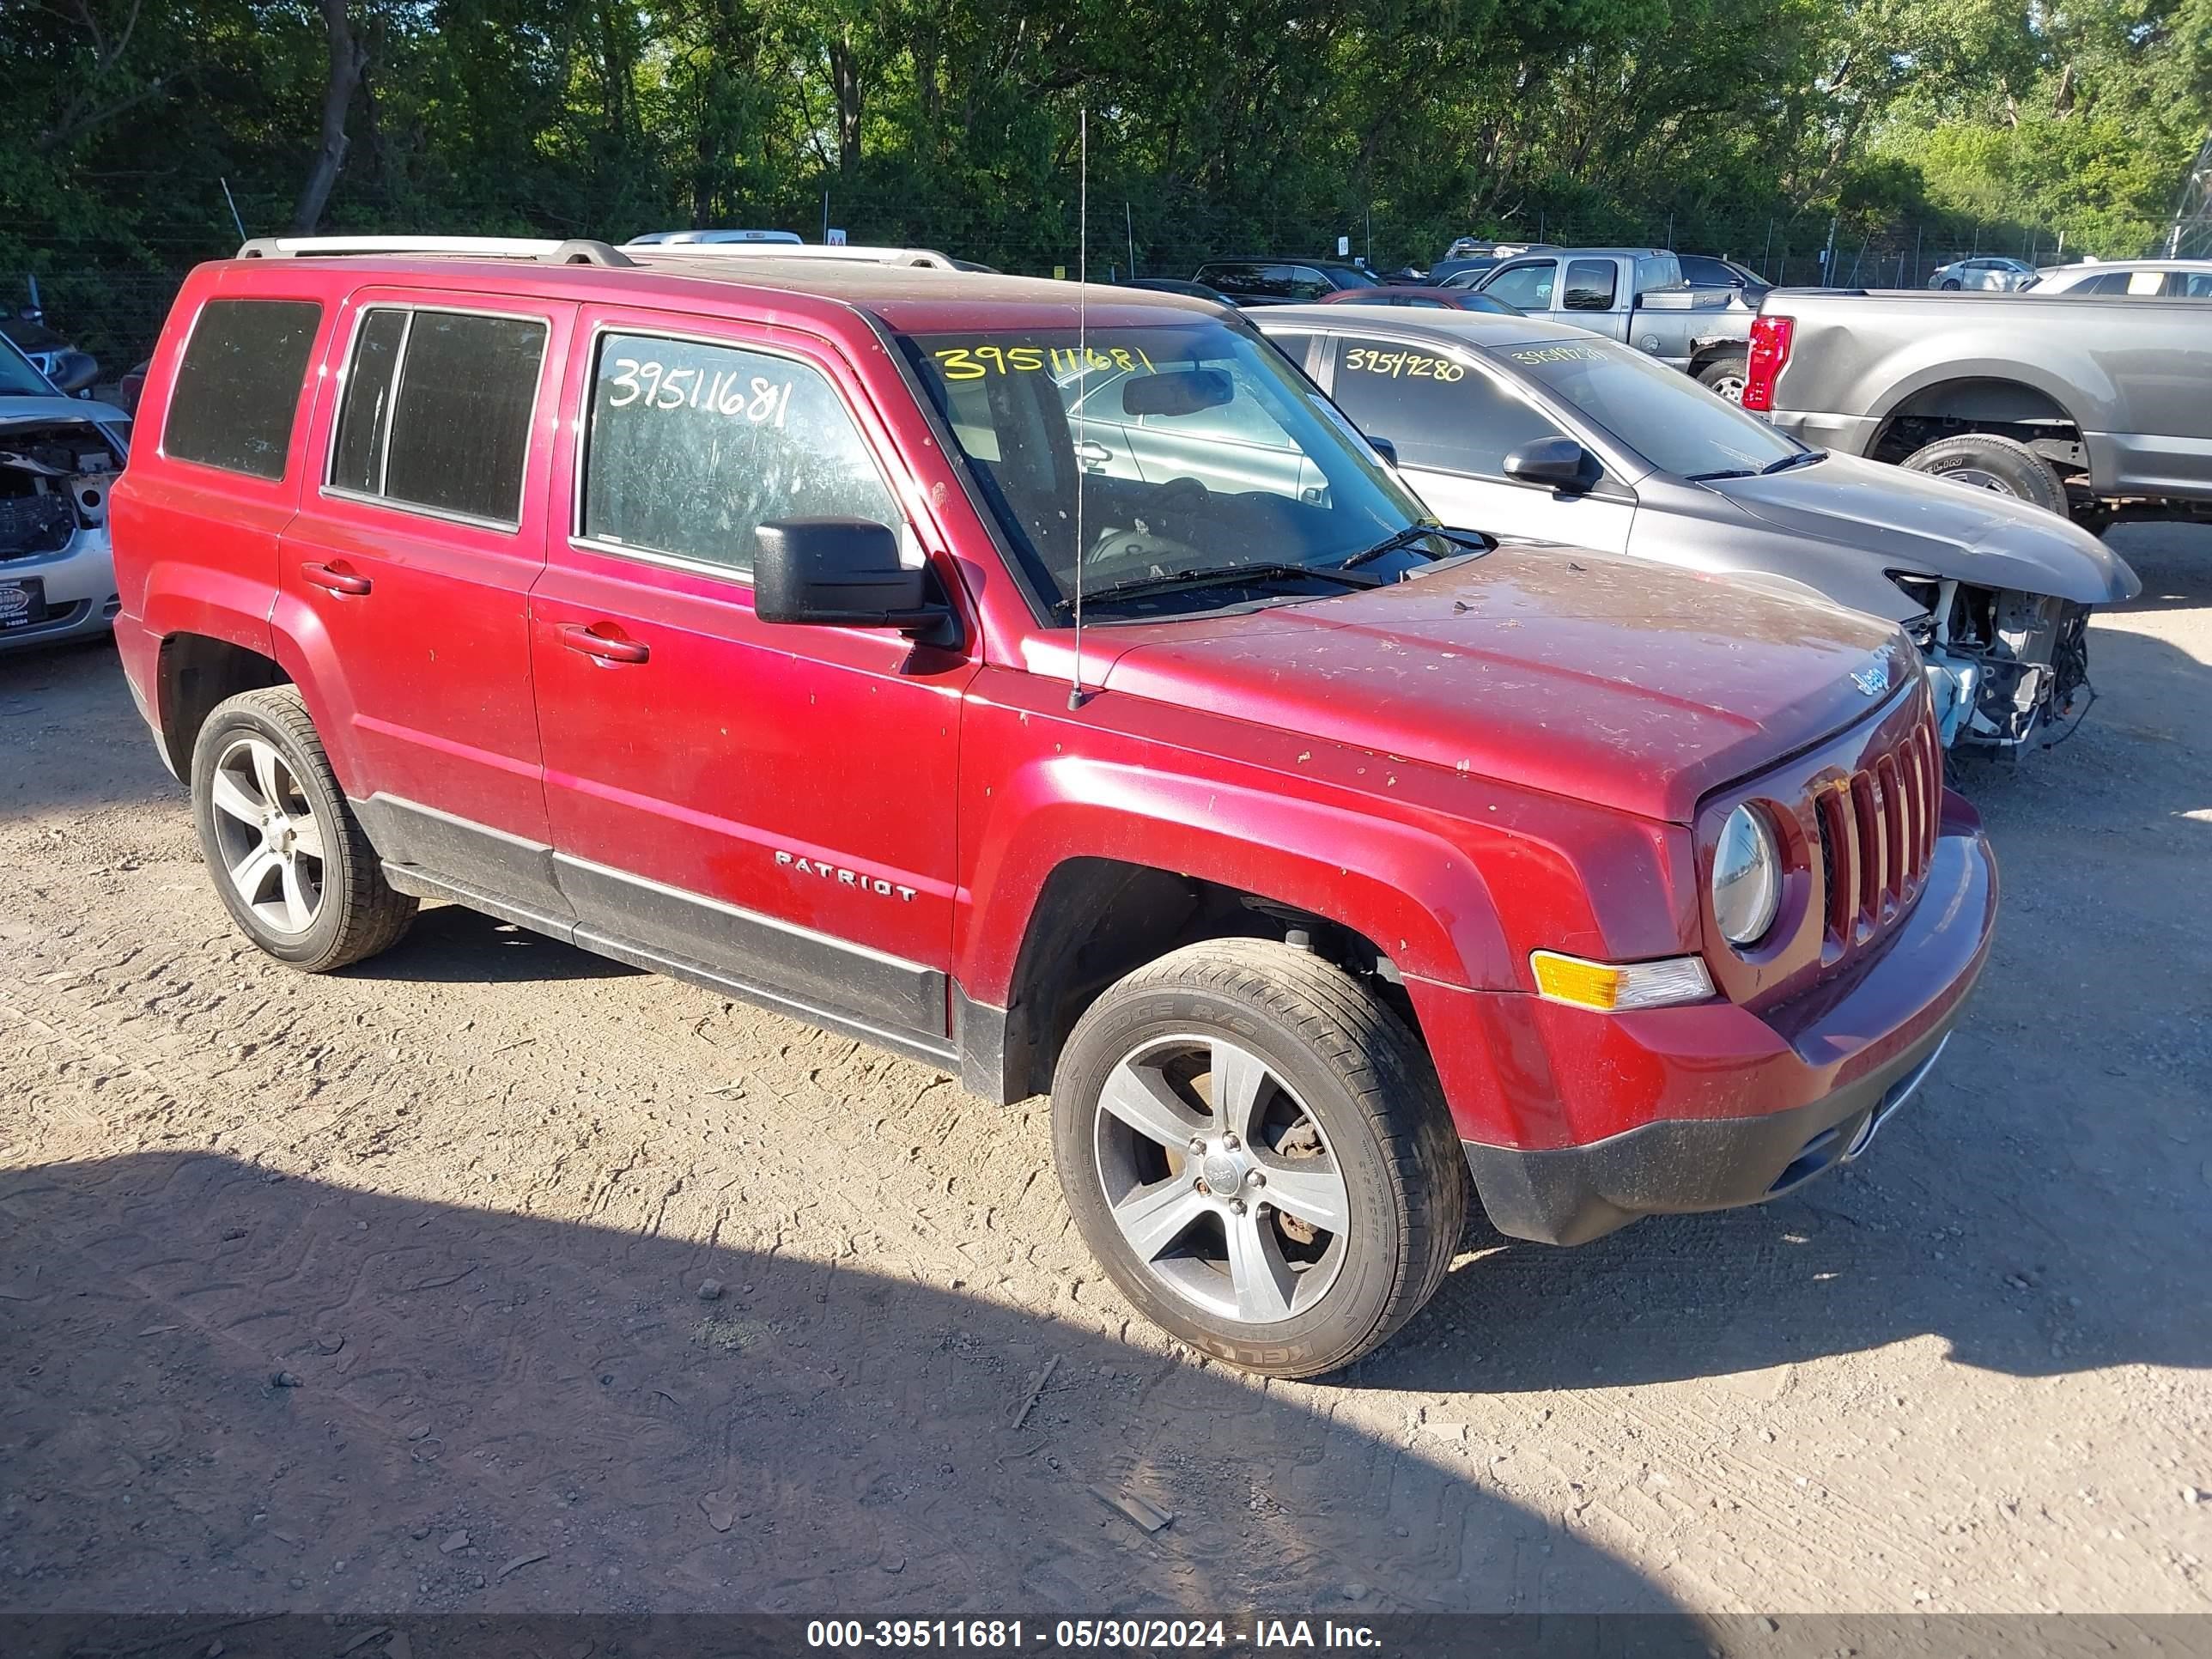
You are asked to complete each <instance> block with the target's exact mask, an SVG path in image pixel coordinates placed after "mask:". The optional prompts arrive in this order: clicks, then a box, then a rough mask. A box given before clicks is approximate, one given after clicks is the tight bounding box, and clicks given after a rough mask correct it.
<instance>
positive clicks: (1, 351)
mask: <svg viewBox="0 0 2212 1659" xmlns="http://www.w3.org/2000/svg"><path fill="white" fill-rule="evenodd" d="M56 396H58V393H57V392H55V391H54V388H53V386H52V385H51V384H49V383H48V381H47V380H46V376H45V375H43V374H40V373H39V371H38V370H37V369H35V368H33V367H32V366H31V360H30V359H29V358H27V357H26V356H24V355H23V354H22V352H21V350H20V349H17V347H16V344H15V342H14V341H13V340H11V339H9V337H7V336H6V335H4V334H0V398H52V397H56Z"/></svg>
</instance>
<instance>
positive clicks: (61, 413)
mask: <svg viewBox="0 0 2212 1659" xmlns="http://www.w3.org/2000/svg"><path fill="white" fill-rule="evenodd" d="M63 421H86V422H91V423H93V424H94V425H97V426H128V425H130V424H131V417H130V416H128V415H125V413H124V412H123V411H122V410H119V409H118V408H117V407H116V406H115V405H114V404H95V403H88V402H87V401H86V400H85V399H83V398H27V397H11V398H0V432H4V431H6V430H7V429H8V428H9V427H15V426H53V425H56V424H58V422H63Z"/></svg>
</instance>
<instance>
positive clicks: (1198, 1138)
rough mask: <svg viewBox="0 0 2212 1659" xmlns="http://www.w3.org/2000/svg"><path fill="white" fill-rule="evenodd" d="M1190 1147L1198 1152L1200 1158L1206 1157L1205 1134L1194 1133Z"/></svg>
mask: <svg viewBox="0 0 2212 1659" xmlns="http://www.w3.org/2000/svg"><path fill="white" fill-rule="evenodd" d="M1190 1149H1191V1151H1192V1152H1195V1153H1197V1154H1198V1155H1199V1156H1200V1158H1203V1157H1205V1156H1206V1137H1205V1136H1204V1135H1193V1136H1192V1137H1191V1138H1190Z"/></svg>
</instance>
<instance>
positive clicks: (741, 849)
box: [530, 307, 975, 1057]
mask: <svg viewBox="0 0 2212 1659" xmlns="http://www.w3.org/2000/svg"><path fill="white" fill-rule="evenodd" d="M578 334H579V345H578V349H577V350H576V352H575V354H574V363H573V365H572V368H571V372H570V374H569V381H568V389H567V391H566V392H565V393H564V394H563V407H564V408H565V409H568V410H571V411H574V415H575V416H576V418H575V419H574V420H573V421H571V422H569V423H568V426H567V428H566V434H567V435H566V437H565V438H564V445H565V446H566V447H568V449H569V450H570V451H571V452H572V453H569V454H568V456H567V457H566V458H565V459H563V460H562V462H561V465H559V468H558V471H559V474H560V477H561V480H562V482H561V483H560V484H559V485H557V486H556V502H555V508H554V512H555V514H556V518H555V523H554V532H553V534H552V536H551V538H550V543H551V546H550V555H549V557H548V560H547V563H546V568H545V572H544V576H543V577H542V578H541V579H540V580H539V581H538V586H537V588H536V590H535V591H534V592H532V596H531V605H530V611H531V661H532V672H533V674H534V676H535V678H536V682H537V688H538V725H539V729H540V731H541V732H542V734H543V738H544V750H545V781H546V796H547V806H548V811H549V812H550V817H551V820H552V829H553V844H554V848H555V866H556V872H557V874H558V879H559V880H560V882H561V884H562V888H563V890H564V891H565V892H566V893H567V894H568V898H569V901H570V902H571V903H572V904H573V905H574V909H575V913H576V916H577V921H578V937H579V939H580V942H583V943H586V944H591V945H594V946H596V947H598V948H602V949H610V950H611V953H612V954H615V955H618V956H625V957H629V959H632V960H635V961H638V962H640V963H643V964H645V965H647V966H651V967H654V968H659V969H669V970H673V971H677V972H679V973H688V974H690V975H692V976H694V977H701V978H705V979H708V980H709V981H712V982H714V983H718V984H722V985H726V986H728V987H731V988H732V989H735V990H737V991H738V992H739V993H741V994H746V995H749V996H752V997H754V998H755V999H756V1000H763V1001H766V1002H769V1003H771V1004H774V1005H777V1006H786V1007H789V1008H791V1009H793V1011H794V1012H799V1013H802V1014H804V1015H806V1016H808V1017H810V1018H817V1019H821V1020H823V1021H825V1022H826V1023H829V1024H842V1025H843V1026H844V1027H845V1028H847V1029H849V1030H854V1031H856V1032H858V1033H860V1034H863V1035H867V1036H873V1037H875V1038H877V1039H878V1040H883V1041H888V1042H890V1043H891V1044H892V1046H895V1047H902V1048H907V1049H908V1050H909V1051H918V1052H926V1053H929V1054H933V1055H937V1056H940V1057H941V1056H942V1055H943V1054H945V1052H946V1051H947V1049H948V1048H949V1043H948V1038H947V1034H948V1030H949V1015H948V1007H947V979H946V970H947V969H948V967H949V965H950V963H951V939H952V907H953V895H954V887H955V843H954V832H955V829H956V818H955V810H954V803H955V798H956V792H955V789H954V771H955V768H956V767H957V763H958V757H959V730H960V726H959V722H960V696H961V692H962V690H963V688H964V687H965V685H966V684H967V683H968V681H969V679H970V678H972V677H973V676H974V674H975V665H974V663H973V662H972V661H971V660H970V659H969V656H968V655H967V654H965V653H961V652H953V651H945V650H941V649H938V648H934V647H927V646H922V645H918V644H916V643H915V641H911V640H908V639H907V638H905V637H904V636H902V635H900V634H898V633H896V632H895V631H891V630H888V629H859V628H826V627H814V626H794V625H788V624H787V625H776V624H771V623H763V622H761V621H760V620H759V619H758V618H757V617H755V616H754V614H753V605H752V588H751V584H750V569H751V558H752V533H753V531H754V528H755V527H756V526H758V525H760V524H763V523H765V522H769V521H771V520H779V519H791V518H804V517H815V516H823V515H843V516H853V517H859V518H864V519H871V520H877V521H878V522H882V523H886V524H889V525H891V526H894V527H895V528H897V529H899V530H900V531H901V532H902V538H903V540H904V544H905V545H906V546H907V547H908V550H909V556H912V557H914V558H915V559H916V560H920V559H921V558H922V557H923V556H924V548H923V544H922V542H921V535H920V532H916V531H915V529H913V528H912V527H910V526H909V525H908V519H907V515H906V514H905V513H903V512H902V510H901V508H900V507H899V505H898V502H899V499H900V497H899V495H898V493H897V492H896V490H895V489H893V488H892V486H891V483H890V480H891V479H893V478H896V477H898V476H900V475H899V472H898V471H897V470H896V459H895V457H894V455H893V452H892V449H891V447H890V443H889V441H888V436H887V435H886V433H885V432H884V428H883V427H882V423H881V422H879V421H878V419H877V418H876V416H875V414H874V411H873V410H872V407H871V406H870V405H869V404H868V403H867V401H866V394H865V392H864V390H863V388H862V387H861V386H860V383H859V381H858V380H857V378H856V377H855V376H854V374H852V373H851V371H850V369H849V367H848V365H847V364H845V363H844V362H842V359H841V358H840V357H839V356H837V355H836V352H835V350H834V349H832V348H831V347H829V345H828V344H827V343H823V342H819V341H816V340H814V339H812V338H811V337H808V336H803V335H799V334H798V333H797V332H795V331H793V330H790V329H788V328H780V329H778V330H776V331H775V337H774V339H773V341H772V342H771V341H770V339H769V337H768V331H766V330H765V329H753V328H750V327H748V326H747V325H744V324H741V323H730V322H704V321H702V320H700V319H688V318H687V319H676V318H671V317H668V316H665V315H662V314H660V313H653V312H649V311H642V310H634V309H629V308H611V307H610V308H597V309H594V308H591V307H586V311H585V313H584V317H583V319H582V321H581V323H580V326H579V330H578Z"/></svg>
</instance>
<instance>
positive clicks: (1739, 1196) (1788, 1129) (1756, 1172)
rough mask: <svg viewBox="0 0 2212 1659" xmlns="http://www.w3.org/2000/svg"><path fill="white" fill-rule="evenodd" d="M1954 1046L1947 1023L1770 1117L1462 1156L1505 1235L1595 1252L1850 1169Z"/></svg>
mask: <svg viewBox="0 0 2212 1659" xmlns="http://www.w3.org/2000/svg"><path fill="white" fill-rule="evenodd" d="M1950 1036H1951V1032H1950V1027H1949V1024H1948V1022H1947V1023H1946V1024H1945V1025H1944V1026H1942V1028H1940V1029H1938V1030H1935V1031H1933V1032H1930V1033H1929V1035H1928V1036H1925V1037H1923V1038H1922V1039H1921V1041H1920V1042H1917V1043H1916V1044H1914V1045H1913V1046H1912V1047H1911V1048H1909V1049H1907V1050H1906V1051H1905V1053H1904V1054H1901V1055H1899V1057H1898V1058H1897V1059H1895V1060H1892V1061H1891V1062H1890V1063H1889V1064H1888V1065H1887V1066H1882V1067H1881V1069H1879V1070H1877V1071H1875V1072H1870V1073H1868V1074H1867V1075H1866V1076H1865V1077H1863V1078H1861V1079H1858V1080H1857V1081H1856V1082H1853V1083H1850V1084H1847V1085H1844V1087H1842V1088H1840V1089H1838V1090H1836V1091H1834V1092H1832V1093H1831V1094H1827V1095H1824V1096H1823V1097H1820V1099H1819V1100H1815V1101H1812V1102H1809V1103H1807V1104H1805V1105H1803V1106H1798V1107H1794V1108H1792V1109H1790V1110H1789V1111H1785V1112H1775V1113H1772V1114H1771V1115H1768V1116H1765V1117H1749V1118H1712V1119H1685V1118H1670V1119H1667V1120H1665V1121H1661V1122H1656V1123H1646V1124H1644V1125H1642V1126H1641V1127H1638V1128H1634V1129H1630V1130H1628V1131H1626V1133H1621V1134H1617V1135H1613V1136H1611V1137H1609V1138H1608V1139H1604V1140H1599V1141H1593V1142H1592V1143H1591V1144H1590V1145H1589V1146H1562V1147H1556V1148H1551V1149H1547V1150H1544V1151H1539V1152H1526V1151H1522V1150H1520V1149H1517V1148H1515V1147H1510V1146H1485V1145H1483V1144H1482V1143H1481V1142H1480V1141H1474V1140H1465V1141H1462V1142H1461V1143H1460V1146H1461V1147H1462V1150H1463V1151H1464V1152H1466V1154H1467V1163H1468V1170H1469V1171H1470V1172H1472V1173H1473V1175H1474V1185H1475V1190H1476V1192H1477V1193H1478V1194H1480V1196H1481V1199H1482V1206H1483V1208H1484V1209H1485V1210H1486V1211H1487V1212H1489V1215H1490V1222H1491V1225H1492V1226H1494V1227H1496V1228H1497V1229H1498V1231H1499V1232H1501V1233H1504V1234H1506V1235H1507V1236H1509V1237H1514V1238H1527V1239H1533V1240H1534V1241H1535V1242H1537V1243H1542V1244H1584V1243H1589V1241H1590V1240H1591V1239H1593V1238H1600V1237H1603V1236H1604V1235H1606V1234H1607V1233H1609V1232H1612V1231H1613V1230H1614V1229H1616V1228H1619V1227H1625V1226H1626V1225H1628V1224H1629V1223H1630V1222H1632V1221H1633V1220H1635V1219H1636V1218H1638V1216H1646V1215H1674V1214H1680V1213H1683V1212H1689V1211H1696V1210H1727V1209H1734V1208H1735V1207H1736V1206H1740V1205H1745V1204H1757V1203H1760V1202H1762V1201H1764V1200H1766V1199H1770V1198H1778V1197H1780V1196H1781V1195H1782V1194H1784V1193H1787V1192H1791V1191H1794V1190H1795V1189H1796V1188H1799V1187H1802V1186H1803V1185H1804V1184H1805V1182H1808V1181H1810V1180H1812V1179H1814V1177H1815V1176H1820V1175H1824V1174H1826V1172H1827V1171H1828V1170H1832V1169H1833V1168H1835V1167H1836V1166H1837V1165H1838V1164H1846V1163H1849V1162H1850V1160H1851V1159H1852V1158H1857V1156H1858V1155H1859V1154H1860V1153H1861V1152H1864V1151H1865V1150H1866V1147H1867V1143H1868V1142H1869V1141H1870V1140H1872V1139H1873V1138H1874V1133H1875V1130H1876V1129H1878V1128H1880V1127H1881V1124H1882V1122H1883V1121H1884V1120H1886V1119H1887V1117H1888V1116H1889V1115H1890V1114H1891V1113H1892V1112H1893V1111H1895V1110H1896V1109H1898V1108H1899V1106H1901V1105H1903V1104H1904V1103H1905V1099H1906V1097H1909V1096H1910V1095H1911V1093H1912V1091H1914V1090H1915V1089H1917V1088H1918V1087H1919V1086H1920V1084H1921V1082H1922V1080H1923V1079H1924V1078H1926V1077H1927V1075H1928V1073H1929V1071H1930V1070H1931V1069H1933V1067H1934V1066H1935V1064H1936V1056H1937V1055H1938V1054H1941V1053H1942V1049H1943V1045H1944V1044H1945V1043H1946V1042H1948V1041H1949V1040H1950Z"/></svg>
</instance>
